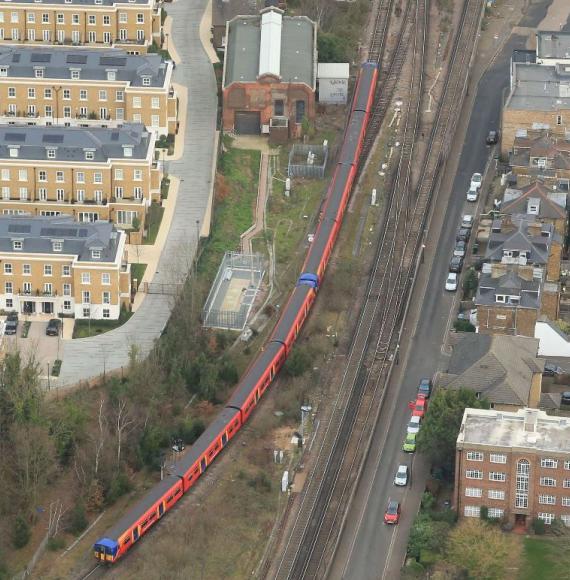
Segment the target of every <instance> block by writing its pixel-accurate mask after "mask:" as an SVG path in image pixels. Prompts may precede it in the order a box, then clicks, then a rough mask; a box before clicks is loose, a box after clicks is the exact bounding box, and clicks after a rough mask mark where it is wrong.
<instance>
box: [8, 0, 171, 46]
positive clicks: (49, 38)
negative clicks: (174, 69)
mask: <svg viewBox="0 0 570 580" xmlns="http://www.w3.org/2000/svg"><path fill="white" fill-rule="evenodd" d="M161 30H162V25H161V5H160V3H158V2H157V1H156V0H0V42H5V43H11V44H17V43H26V44H28V43H29V44H44V45H45V44H72V45H90V46H116V47H120V48H124V49H125V50H128V51H129V52H131V53H132V54H140V53H144V52H147V50H148V48H149V46H150V45H151V44H152V42H153V40H154V41H155V42H156V43H157V44H159V45H160V40H161Z"/></svg>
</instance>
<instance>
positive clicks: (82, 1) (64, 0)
mask: <svg viewBox="0 0 570 580" xmlns="http://www.w3.org/2000/svg"><path fill="white" fill-rule="evenodd" d="M2 4H4V5H5V6H6V7H10V6H17V5H18V4H39V5H42V6H50V5H52V4H57V5H61V4H67V5H68V6H115V5H116V4H137V5H138V6H141V5H147V4H150V5H154V0H16V1H15V2H11V1H10V0H0V6H2Z"/></svg>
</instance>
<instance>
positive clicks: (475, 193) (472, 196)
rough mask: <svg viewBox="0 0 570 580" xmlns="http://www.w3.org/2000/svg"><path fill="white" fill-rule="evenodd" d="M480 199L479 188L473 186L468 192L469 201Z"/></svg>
mask: <svg viewBox="0 0 570 580" xmlns="http://www.w3.org/2000/svg"><path fill="white" fill-rule="evenodd" d="M478 198H479V188H478V187H474V186H473V185H472V186H471V187H470V188H469V189H468V190H467V201H477V199H478Z"/></svg>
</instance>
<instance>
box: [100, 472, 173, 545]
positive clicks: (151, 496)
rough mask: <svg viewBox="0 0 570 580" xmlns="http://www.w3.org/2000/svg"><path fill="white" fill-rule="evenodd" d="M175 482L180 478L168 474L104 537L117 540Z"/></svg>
mask: <svg viewBox="0 0 570 580" xmlns="http://www.w3.org/2000/svg"><path fill="white" fill-rule="evenodd" d="M177 483H180V479H179V478H178V477H175V476H173V475H169V476H167V477H165V478H164V479H163V480H162V481H159V482H158V483H157V484H156V485H154V486H153V487H151V489H150V490H149V491H147V492H146V493H145V495H144V496H143V497H142V498H141V499H140V500H139V501H138V502H137V503H136V504H135V505H134V506H133V507H132V508H131V509H129V510H128V511H127V513H126V514H125V515H124V516H123V517H122V518H121V519H120V520H119V521H118V522H117V523H116V524H115V525H114V526H113V527H112V528H111V529H109V530H107V532H106V533H105V536H104V537H105V538H110V539H111V540H115V541H116V542H118V541H119V538H120V537H121V536H122V535H123V533H124V532H125V531H126V530H128V529H129V528H130V527H131V526H132V525H133V524H134V523H135V522H136V521H137V520H139V519H140V518H141V517H142V516H143V515H144V514H145V513H146V512H147V511H148V510H149V509H150V508H151V507H152V506H153V504H154V503H156V502H157V501H158V500H159V499H160V498H161V497H162V496H164V495H166V494H167V493H168V491H169V490H170V489H172V488H174V487H175V486H176V484H177Z"/></svg>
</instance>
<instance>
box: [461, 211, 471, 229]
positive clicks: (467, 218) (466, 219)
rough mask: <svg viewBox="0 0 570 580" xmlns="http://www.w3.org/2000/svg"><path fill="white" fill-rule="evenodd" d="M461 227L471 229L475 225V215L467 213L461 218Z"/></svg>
mask: <svg viewBox="0 0 570 580" xmlns="http://www.w3.org/2000/svg"><path fill="white" fill-rule="evenodd" d="M461 227H462V228H468V229H471V228H472V227H473V216H472V215H469V214H466V215H464V216H463V219H462V220H461Z"/></svg>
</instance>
